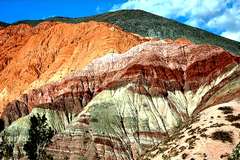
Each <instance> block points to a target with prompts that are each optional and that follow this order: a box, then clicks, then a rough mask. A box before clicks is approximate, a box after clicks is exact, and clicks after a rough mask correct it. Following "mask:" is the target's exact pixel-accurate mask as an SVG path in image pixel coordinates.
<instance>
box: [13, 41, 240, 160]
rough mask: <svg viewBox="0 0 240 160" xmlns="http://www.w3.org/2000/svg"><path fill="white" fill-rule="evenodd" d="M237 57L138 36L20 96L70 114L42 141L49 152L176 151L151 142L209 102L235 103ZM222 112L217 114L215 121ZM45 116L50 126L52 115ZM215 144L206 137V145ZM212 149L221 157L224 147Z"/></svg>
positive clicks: (124, 155) (165, 138)
mask: <svg viewBox="0 0 240 160" xmlns="http://www.w3.org/2000/svg"><path fill="white" fill-rule="evenodd" d="M239 62H240V57H237V56H234V55H232V54H231V53H229V52H226V51H225V50H223V49H222V48H219V47H216V46H209V45H195V44H191V43H190V42H188V41H185V40H180V41H175V42H173V41H155V42H145V43H143V44H140V45H138V46H136V47H133V48H132V49H130V50H129V51H127V52H125V53H124V54H115V53H112V54H107V55H105V56H103V57H101V58H98V59H95V60H93V61H92V62H91V63H89V64H88V65H87V66H86V67H84V69H83V70H82V71H76V72H74V73H72V74H70V75H69V76H67V77H65V78H64V80H62V81H61V82H55V83H51V84H49V85H46V86H43V87H41V88H39V89H34V90H32V91H30V92H29V93H28V94H26V95H24V96H23V98H22V99H25V100H24V103H25V104H26V105H27V106H28V108H36V109H37V108H43V109H44V108H45V109H47V110H49V109H50V110H55V111H60V112H61V115H62V112H63V113H64V114H65V116H66V117H68V115H69V114H68V113H78V115H77V116H76V117H75V116H73V117H72V118H69V117H68V118H67V119H71V120H70V121H68V124H69V125H65V126H64V127H63V128H62V129H61V130H59V131H60V132H61V133H59V134H57V135H56V136H54V138H53V143H52V144H51V145H50V146H49V147H48V152H49V153H50V154H52V155H53V157H54V158H55V159H64V158H70V159H78V158H83V157H86V158H88V159H98V158H99V159H137V158H139V157H142V155H143V154H145V155H151V156H152V157H155V156H158V158H160V157H161V158H164V156H169V155H170V156H178V155H171V154H170V153H164V154H161V155H159V153H161V150H158V149H154V147H156V146H159V144H161V143H163V142H166V143H170V142H171V140H172V139H174V135H175V134H176V132H177V133H178V132H179V133H181V126H182V128H183V130H184V129H186V127H185V126H187V125H188V124H191V125H194V123H200V122H201V121H202V119H201V118H199V117H201V116H200V115H201V114H204V113H205V110H206V112H207V110H208V109H210V108H214V107H212V106H217V105H221V104H222V105H225V104H228V103H234V106H235V105H236V106H237V105H239V94H240V86H239V81H240V66H239ZM215 108H216V107H215ZM33 111H34V109H33ZM233 111H234V116H235V115H238V112H239V111H238V110H237V109H233ZM216 114H217V113H216ZM217 116H218V115H217ZM232 116H233V115H232ZM28 117H29V116H26V117H23V118H20V119H19V120H17V121H16V122H14V123H13V124H12V125H11V126H10V127H9V128H14V126H19V125H20V124H21V123H22V122H23V121H24V122H26V121H29V119H28ZM60 117H62V116H60ZM221 117H222V118H221ZM224 118H225V117H224V116H220V119H222V121H224ZM49 123H51V125H52V126H54V125H53V123H56V122H54V121H50V122H49ZM224 123H225V122H224ZM226 125H228V124H226ZM176 128H180V129H179V130H180V131H178V130H176ZM210 128H213V129H211V133H206V134H208V135H210V136H209V137H207V138H211V137H214V136H211V134H212V133H213V132H215V131H216V129H214V127H210ZM216 128H217V127H216ZM230 130H231V132H232V134H233V136H236V135H235V134H238V132H239V130H238V128H236V127H235V128H234V127H233V128H230ZM203 132H206V130H204V131H203ZM203 132H201V133H203ZM201 138H206V137H201ZM184 140H185V139H184ZM200 140H201V139H200ZM218 140H219V139H214V138H213V141H217V142H218ZM190 142H191V141H186V143H187V144H189V143H190ZM225 142H226V143H225ZM231 142H232V143H230V144H229V141H223V142H219V143H221V144H222V145H223V148H224V147H229V146H230V147H231V148H233V147H234V146H235V145H236V144H237V143H238V140H237V138H232V141H231ZM176 143H177V142H176ZM178 143H181V141H179V142H178ZM219 143H212V146H211V147H214V145H215V146H216V145H217V144H219ZM187 144H186V145H187ZM176 145H177V144H176ZM189 146H190V144H189ZM173 147H174V145H173ZM198 147H200V151H199V152H201V153H202V154H204V153H205V154H206V156H209V157H214V156H213V155H211V153H209V152H206V148H205V149H204V147H202V148H201V146H199V145H198ZM165 149H166V151H167V150H171V149H172V148H165ZM152 152H153V153H152ZM188 152H190V149H188ZM188 152H187V153H186V154H188V155H189V153H188ZM197 152H198V151H197ZM215 152H216V156H222V155H223V154H229V153H230V150H226V151H225V152H226V153H222V152H223V150H222V149H219V150H216V151H215ZM180 153H182V152H180V151H179V152H177V154H180ZM196 154H197V153H196ZM191 156H192V155H191V154H190V156H188V157H191ZM214 158H216V157H214Z"/></svg>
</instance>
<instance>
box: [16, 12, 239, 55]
mask: <svg viewBox="0 0 240 160" xmlns="http://www.w3.org/2000/svg"><path fill="white" fill-rule="evenodd" d="M46 20H47V21H49V20H50V21H58V22H65V23H79V22H83V21H89V20H94V21H100V22H107V23H111V24H115V25H118V26H120V27H121V28H123V29H124V30H125V31H128V32H133V33H137V34H139V35H142V36H144V37H146V36H150V37H157V38H160V39H166V38H170V39H177V38H187V39H189V40H191V41H192V42H194V43H196V44H203V43H206V44H212V45H217V46H221V47H223V48H225V49H227V50H229V51H230V52H233V53H235V54H240V42H237V41H233V40H230V39H227V38H224V37H220V36H217V35H214V34H212V33H209V32H207V31H204V30H201V29H199V28H194V27H190V26H187V25H184V24H181V23H178V22H176V21H174V20H170V19H167V18H164V17H161V16H157V15H154V14H151V13H148V12H145V11H141V10H120V11H115V12H110V13H105V14H101V15H97V16H92V17H82V18H64V17H52V18H48V19H45V20H32V21H31V20H30V21H20V22H17V23H16V24H19V23H27V24H30V25H36V24H38V23H40V22H43V21H46Z"/></svg>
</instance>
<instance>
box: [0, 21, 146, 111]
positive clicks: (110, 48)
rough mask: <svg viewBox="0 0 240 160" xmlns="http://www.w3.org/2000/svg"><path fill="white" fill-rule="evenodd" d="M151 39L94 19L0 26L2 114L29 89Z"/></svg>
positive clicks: (0, 98)
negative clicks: (66, 22) (6, 107)
mask: <svg viewBox="0 0 240 160" xmlns="http://www.w3.org/2000/svg"><path fill="white" fill-rule="evenodd" d="M96 35H97V36H96ZM148 40H149V39H147V38H143V37H140V36H138V35H135V34H132V33H128V32H124V31H123V30H122V29H121V28H119V27H117V26H115V25H110V24H107V23H100V22H93V21H90V22H85V23H80V24H65V23H57V22H43V23H41V24H39V25H37V26H35V27H31V26H29V25H26V24H19V25H12V26H8V27H5V28H3V29H1V30H0V82H1V83H0V114H1V113H2V112H3V109H4V108H5V106H6V105H7V103H8V102H11V101H12V100H14V99H17V98H19V96H20V95H22V94H24V93H28V91H29V90H31V89H35V88H39V87H40V86H42V85H45V84H47V83H50V82H58V81H60V80H61V79H62V78H64V77H65V76H66V75H67V74H70V73H72V72H74V71H76V70H79V69H82V68H83V67H84V66H85V65H87V64H88V63H89V62H90V61H91V60H93V59H94V58H97V57H101V56H103V55H105V54H108V53H111V52H114V53H122V52H125V51H127V50H128V49H130V48H132V47H133V46H136V45H137V44H140V43H142V42H145V41H148ZM30 109H31V108H30Z"/></svg>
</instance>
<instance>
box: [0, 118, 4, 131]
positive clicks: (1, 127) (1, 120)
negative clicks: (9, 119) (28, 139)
mask: <svg viewBox="0 0 240 160" xmlns="http://www.w3.org/2000/svg"><path fill="white" fill-rule="evenodd" d="M3 130H4V121H3V119H0V133H1V132H2V131H3Z"/></svg>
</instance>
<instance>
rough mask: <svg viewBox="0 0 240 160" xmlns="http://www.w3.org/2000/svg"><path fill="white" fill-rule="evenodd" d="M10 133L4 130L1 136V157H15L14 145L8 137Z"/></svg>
mask: <svg viewBox="0 0 240 160" xmlns="http://www.w3.org/2000/svg"><path fill="white" fill-rule="evenodd" d="M8 137H9V135H8V133H7V132H3V134H2V137H1V138H0V159H3V158H6V159H10V158H12V157H13V148H14V145H13V144H12V143H11V142H10V141H9V139H8Z"/></svg>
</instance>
